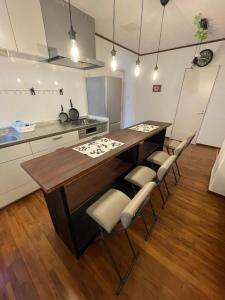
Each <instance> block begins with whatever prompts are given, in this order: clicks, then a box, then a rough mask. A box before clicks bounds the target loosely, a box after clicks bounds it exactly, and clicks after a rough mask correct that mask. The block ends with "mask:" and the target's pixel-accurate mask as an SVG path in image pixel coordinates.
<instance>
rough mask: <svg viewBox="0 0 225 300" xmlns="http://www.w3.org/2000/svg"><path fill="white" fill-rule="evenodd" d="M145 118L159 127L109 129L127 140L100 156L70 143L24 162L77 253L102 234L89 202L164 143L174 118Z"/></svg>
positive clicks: (60, 230) (59, 229) (56, 224)
mask: <svg viewBox="0 0 225 300" xmlns="http://www.w3.org/2000/svg"><path fill="white" fill-rule="evenodd" d="M142 123H147V124H152V125H158V126H159V128H157V129H155V130H153V131H151V132H149V133H143V132H138V131H134V130H130V129H128V128H126V129H121V130H118V131H115V132H112V133H109V134H107V135H105V136H104V137H107V138H110V139H113V140H116V141H119V142H122V143H124V145H122V146H120V147H118V148H116V149H114V150H111V151H109V152H107V153H105V154H103V155H102V156H100V157H98V158H91V157H89V156H87V155H84V154H81V153H79V152H77V151H74V150H73V149H72V147H69V148H66V149H62V150H58V151H55V152H53V153H49V154H47V155H44V156H41V157H38V158H35V159H32V160H29V161H26V162H24V163H22V164H21V166H22V167H23V168H24V169H25V170H26V171H27V173H28V174H30V176H31V177H32V178H33V179H34V180H35V181H36V182H37V183H38V184H39V185H40V187H41V189H42V190H43V192H44V196H45V200H46V203H47V206H48V210H49V213H50V215H51V219H52V222H53V225H54V228H55V231H56V232H57V234H58V235H59V236H60V237H61V239H62V240H63V241H64V243H65V244H66V245H67V246H68V247H69V248H70V249H71V251H72V252H73V253H74V254H75V255H76V257H77V258H79V256H80V255H81V254H82V253H83V251H84V250H85V249H86V247H87V246H88V245H89V244H90V242H91V241H92V240H93V239H94V238H95V237H96V235H97V234H98V227H97V225H96V224H95V222H94V221H92V220H91V219H90V218H89V216H88V215H87V214H86V209H87V207H88V206H89V205H91V204H92V203H93V202H94V201H96V199H97V198H98V197H99V196H100V195H101V194H102V193H104V192H105V190H107V189H108V188H109V187H110V186H112V185H113V184H115V182H116V181H119V180H121V178H123V177H124V176H125V175H126V174H127V173H128V172H129V171H130V170H131V169H132V168H133V167H135V166H136V165H138V164H140V163H141V162H143V161H144V160H145V159H146V158H147V157H148V156H149V155H150V154H151V153H152V152H154V151H155V150H162V149H163V144H164V139H165V133H166V128H167V127H169V126H170V125H171V124H169V123H164V122H156V121H146V122H142ZM95 139H98V138H95ZM84 143H85V142H83V143H81V144H84Z"/></svg>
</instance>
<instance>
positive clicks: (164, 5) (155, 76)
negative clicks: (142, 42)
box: [153, 0, 169, 81]
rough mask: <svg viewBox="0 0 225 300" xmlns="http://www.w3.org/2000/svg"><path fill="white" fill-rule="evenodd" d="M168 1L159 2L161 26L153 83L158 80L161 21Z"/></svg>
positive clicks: (160, 35)
mask: <svg viewBox="0 0 225 300" xmlns="http://www.w3.org/2000/svg"><path fill="white" fill-rule="evenodd" d="M168 2H169V0H160V3H161V4H162V6H163V12H162V19H161V26H160V34H159V43H158V50H157V56H156V64H155V67H154V72H153V81H155V80H156V79H157V78H158V69H159V67H158V61H159V50H160V45H161V38H162V30H163V21H164V14H165V7H166V5H167V3H168Z"/></svg>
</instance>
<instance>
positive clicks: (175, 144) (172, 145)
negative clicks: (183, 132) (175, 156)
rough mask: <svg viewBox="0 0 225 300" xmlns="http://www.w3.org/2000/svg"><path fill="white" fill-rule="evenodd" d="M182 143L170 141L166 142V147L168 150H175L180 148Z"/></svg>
mask: <svg viewBox="0 0 225 300" xmlns="http://www.w3.org/2000/svg"><path fill="white" fill-rule="evenodd" d="M180 143H181V142H179V141H176V140H169V141H166V142H165V144H164V145H165V146H166V147H167V148H169V149H172V150H174V149H176V148H177V147H178V146H179V144H180Z"/></svg>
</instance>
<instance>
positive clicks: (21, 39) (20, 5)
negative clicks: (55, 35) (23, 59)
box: [0, 0, 48, 57]
mask: <svg viewBox="0 0 225 300" xmlns="http://www.w3.org/2000/svg"><path fill="white" fill-rule="evenodd" d="M0 1H2V0H0ZM3 2H4V1H3ZM6 3H7V7H8V12H9V17H10V20H11V24H12V28H13V31H14V34H15V39H16V44H17V47H18V51H19V52H23V53H28V54H32V55H35V56H43V57H48V51H47V43H46V36H45V30H44V23H43V18H42V13H41V6H40V1H39V0H19V1H18V0H6ZM0 22H1V21H0Z"/></svg>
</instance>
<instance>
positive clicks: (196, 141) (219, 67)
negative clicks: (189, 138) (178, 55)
mask: <svg viewBox="0 0 225 300" xmlns="http://www.w3.org/2000/svg"><path fill="white" fill-rule="evenodd" d="M214 66H218V70H217V73H216V76H215V80H214V83H213V86H212V90H211V93H210V95H209V99H208V102H207V104H206V109H205V113H204V116H203V118H202V121H201V124H200V127H199V129H198V131H197V135H196V138H195V144H198V137H199V134H200V131H201V129H202V124H203V122H204V120H205V116H206V114H207V111H208V107H209V103H210V101H211V98H212V94H213V91H214V87H215V84H216V81H217V78H218V74H219V71H220V69H221V65H214ZM191 69H192V68H191V67H188V68H185V69H184V75H183V80H182V84H181V89H180V93H179V98H178V102H177V107H176V111H175V114H174V118H173V125H172V129H171V133H170V137H171V136H172V133H173V129H174V125H175V120H176V116H177V113H178V109H179V106H180V100H181V94H182V90H183V86H184V81H185V76H186V71H187V70H191Z"/></svg>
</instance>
